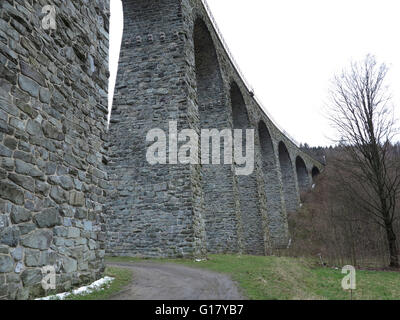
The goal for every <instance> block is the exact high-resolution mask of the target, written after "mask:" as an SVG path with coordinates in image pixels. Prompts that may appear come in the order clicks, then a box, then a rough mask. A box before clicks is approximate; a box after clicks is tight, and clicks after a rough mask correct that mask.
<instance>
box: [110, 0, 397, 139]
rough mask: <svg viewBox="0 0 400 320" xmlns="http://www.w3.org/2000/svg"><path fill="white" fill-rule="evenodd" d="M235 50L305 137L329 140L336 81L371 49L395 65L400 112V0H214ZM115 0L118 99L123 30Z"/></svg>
mask: <svg viewBox="0 0 400 320" xmlns="http://www.w3.org/2000/svg"><path fill="white" fill-rule="evenodd" d="M208 3H209V6H210V8H211V11H212V12H213V15H214V17H215V19H216V21H217V24H218V26H219V29H220V30H221V32H222V34H223V36H224V38H225V40H226V42H227V44H228V47H229V49H230V51H231V52H232V54H233V56H234V57H235V59H236V61H237V63H238V65H239V67H240V69H241V70H242V72H243V74H244V75H245V77H246V78H247V80H248V82H249V83H250V85H251V86H252V87H253V88H254V92H255V94H256V95H257V96H258V98H259V99H260V100H261V101H262V103H263V104H264V106H265V107H266V108H267V110H268V112H269V113H270V114H272V116H273V117H274V119H275V120H276V121H277V122H278V123H279V125H280V126H281V127H282V128H283V129H285V130H286V131H287V132H288V133H290V134H291V135H292V136H293V137H294V139H296V140H297V141H298V142H307V143H308V144H310V145H313V146H315V145H329V144H331V141H330V139H329V137H332V136H334V132H333V131H332V129H331V128H330V126H329V123H328V121H327V120H326V118H325V116H324V112H323V109H324V105H325V104H326V103H327V102H328V99H327V98H328V93H327V92H328V87H329V81H330V80H331V79H332V77H333V75H334V74H335V73H338V72H340V71H341V70H342V68H343V67H346V66H348V64H349V63H350V61H351V60H360V59H363V58H364V56H365V55H366V54H368V53H371V54H373V55H375V56H376V57H377V59H378V62H385V63H386V64H387V65H388V66H389V67H390V74H389V75H388V84H389V85H390V87H391V91H392V93H393V97H394V99H393V102H394V104H395V106H396V115H397V117H398V118H400V92H399V88H400V41H399V32H400V18H399V13H400V11H399V9H400V1H399V0H301V1H299V0H279V1H277V0H275V1H272V0H246V1H243V0H208ZM122 23H123V18H122V6H121V3H120V0H111V35H110V39H111V43H110V48H111V49H110V72H111V81H110V106H111V101H112V92H113V87H114V84H113V83H114V82H115V80H114V79H115V74H116V70H117V63H118V56H119V45H120V41H121V40H120V39H121V34H122Z"/></svg>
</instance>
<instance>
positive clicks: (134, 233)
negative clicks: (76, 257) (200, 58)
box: [107, 0, 205, 257]
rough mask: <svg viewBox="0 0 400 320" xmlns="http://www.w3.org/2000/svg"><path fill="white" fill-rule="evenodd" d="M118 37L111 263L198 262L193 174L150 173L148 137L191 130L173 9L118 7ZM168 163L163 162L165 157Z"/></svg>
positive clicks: (176, 168) (176, 7)
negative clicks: (191, 258) (123, 258)
mask: <svg viewBox="0 0 400 320" xmlns="http://www.w3.org/2000/svg"><path fill="white" fill-rule="evenodd" d="M123 7H124V35H123V40H122V48H121V56H120V61H119V70H118V76H117V85H116V91H115V97H114V106H113V110H112V114H111V124H110V131H109V134H110V153H109V154H110V162H109V165H108V172H109V173H110V179H111V182H112V184H113V187H114V191H113V195H112V196H111V197H110V198H109V201H108V204H109V206H108V207H109V208H108V215H107V217H108V220H107V221H108V223H107V225H108V231H107V234H108V242H107V250H108V252H109V253H110V254H111V255H138V256H153V257H160V256H161V257H167V256H188V255H199V256H201V255H202V254H203V255H204V248H203V246H204V245H205V241H204V237H205V234H204V220H203V219H202V218H201V217H200V216H199V215H201V214H202V213H203V211H204V210H203V206H204V203H203V196H202V189H201V186H200V167H199V166H190V165H151V164H149V162H148V161H147V159H146V150H147V147H148V146H149V145H151V144H152V143H153V142H146V135H147V133H148V132H149V131H150V130H151V129H155V128H160V129H162V130H164V131H165V132H168V131H169V122H170V121H176V122H177V124H178V130H181V129H182V128H193V129H196V130H198V128H199V124H198V121H199V118H198V113H197V109H196V108H195V106H191V105H189V104H188V99H187V82H186V81H187V80H186V61H185V59H184V43H185V35H184V34H182V24H183V19H182V9H181V6H180V3H179V1H172V0H157V1H147V0H136V1H134V0H124V1H123ZM167 157H168V160H169V154H167Z"/></svg>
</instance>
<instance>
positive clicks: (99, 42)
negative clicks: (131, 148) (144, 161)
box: [0, 0, 109, 299]
mask: <svg viewBox="0 0 400 320" xmlns="http://www.w3.org/2000/svg"><path fill="white" fill-rule="evenodd" d="M44 5H54V8H55V9H56V23H57V29H56V30H47V31H46V30H44V29H43V28H42V19H43V18H44V17H45V15H46V14H43V13H42V7H43V6H44ZM108 27H109V1H107V0H94V1H84V0H74V1H61V0H48V1H45V2H44V1H27V0H25V1H23V0H18V1H17V0H15V1H13V0H2V1H1V2H0V178H1V179H0V298H9V299H28V298H33V297H36V296H40V295H44V294H45V293H48V292H44V290H43V288H42V285H41V280H42V277H43V276H42V270H41V267H43V266H53V267H55V269H56V272H57V276H56V286H57V288H56V291H65V290H69V289H70V288H71V287H73V286H78V285H80V284H83V283H88V282H92V281H94V280H95V279H98V278H99V277H101V275H102V273H103V270H104V262H103V257H104V254H105V243H104V240H105V233H104V231H105V230H104V227H105V225H104V220H103V213H104V212H103V204H104V202H105V194H106V191H107V189H108V184H107V174H106V173H105V170H104V163H106V162H107V160H106V158H105V155H106V151H105V149H104V141H105V130H106V126H107V119H106V118H107V86H108V33H109V30H108Z"/></svg>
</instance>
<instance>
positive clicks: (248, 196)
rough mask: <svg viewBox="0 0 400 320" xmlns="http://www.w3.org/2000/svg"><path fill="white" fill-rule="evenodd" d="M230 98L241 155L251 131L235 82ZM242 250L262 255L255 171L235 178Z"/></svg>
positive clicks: (261, 229)
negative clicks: (247, 132) (237, 191)
mask: <svg viewBox="0 0 400 320" xmlns="http://www.w3.org/2000/svg"><path fill="white" fill-rule="evenodd" d="M230 97H231V105H232V115H233V128H234V129H241V130H242V141H243V143H242V153H244V152H246V139H245V137H246V131H245V130H246V129H251V124H250V120H249V115H248V112H247V108H246V104H245V102H244V99H243V95H242V93H241V91H240V88H239V86H238V85H237V83H236V82H232V83H231V88H230ZM237 181H238V190H239V199H240V209H241V220H242V228H243V241H244V249H245V253H247V254H258V255H262V254H264V232H263V221H262V216H261V211H260V206H259V199H258V188H257V178H256V171H253V173H252V174H250V175H242V176H237Z"/></svg>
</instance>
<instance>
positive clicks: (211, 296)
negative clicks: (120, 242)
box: [108, 262, 244, 300]
mask: <svg viewBox="0 0 400 320" xmlns="http://www.w3.org/2000/svg"><path fill="white" fill-rule="evenodd" d="M108 265H109V266H113V267H124V268H128V269H131V270H132V271H133V281H132V283H131V284H130V285H129V286H128V287H127V288H125V289H124V290H123V291H121V292H119V293H117V294H116V295H114V296H113V297H111V300H242V299H244V298H243V296H242V295H241V294H240V292H239V290H238V288H237V286H236V284H235V283H234V282H233V281H232V280H231V279H230V278H229V276H226V275H223V274H219V273H215V272H212V271H207V270H203V269H195V268H189V267H185V266H181V265H176V264H170V263H153V262H149V263H147V262H138V263H136V262H132V263H110V264H108Z"/></svg>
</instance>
